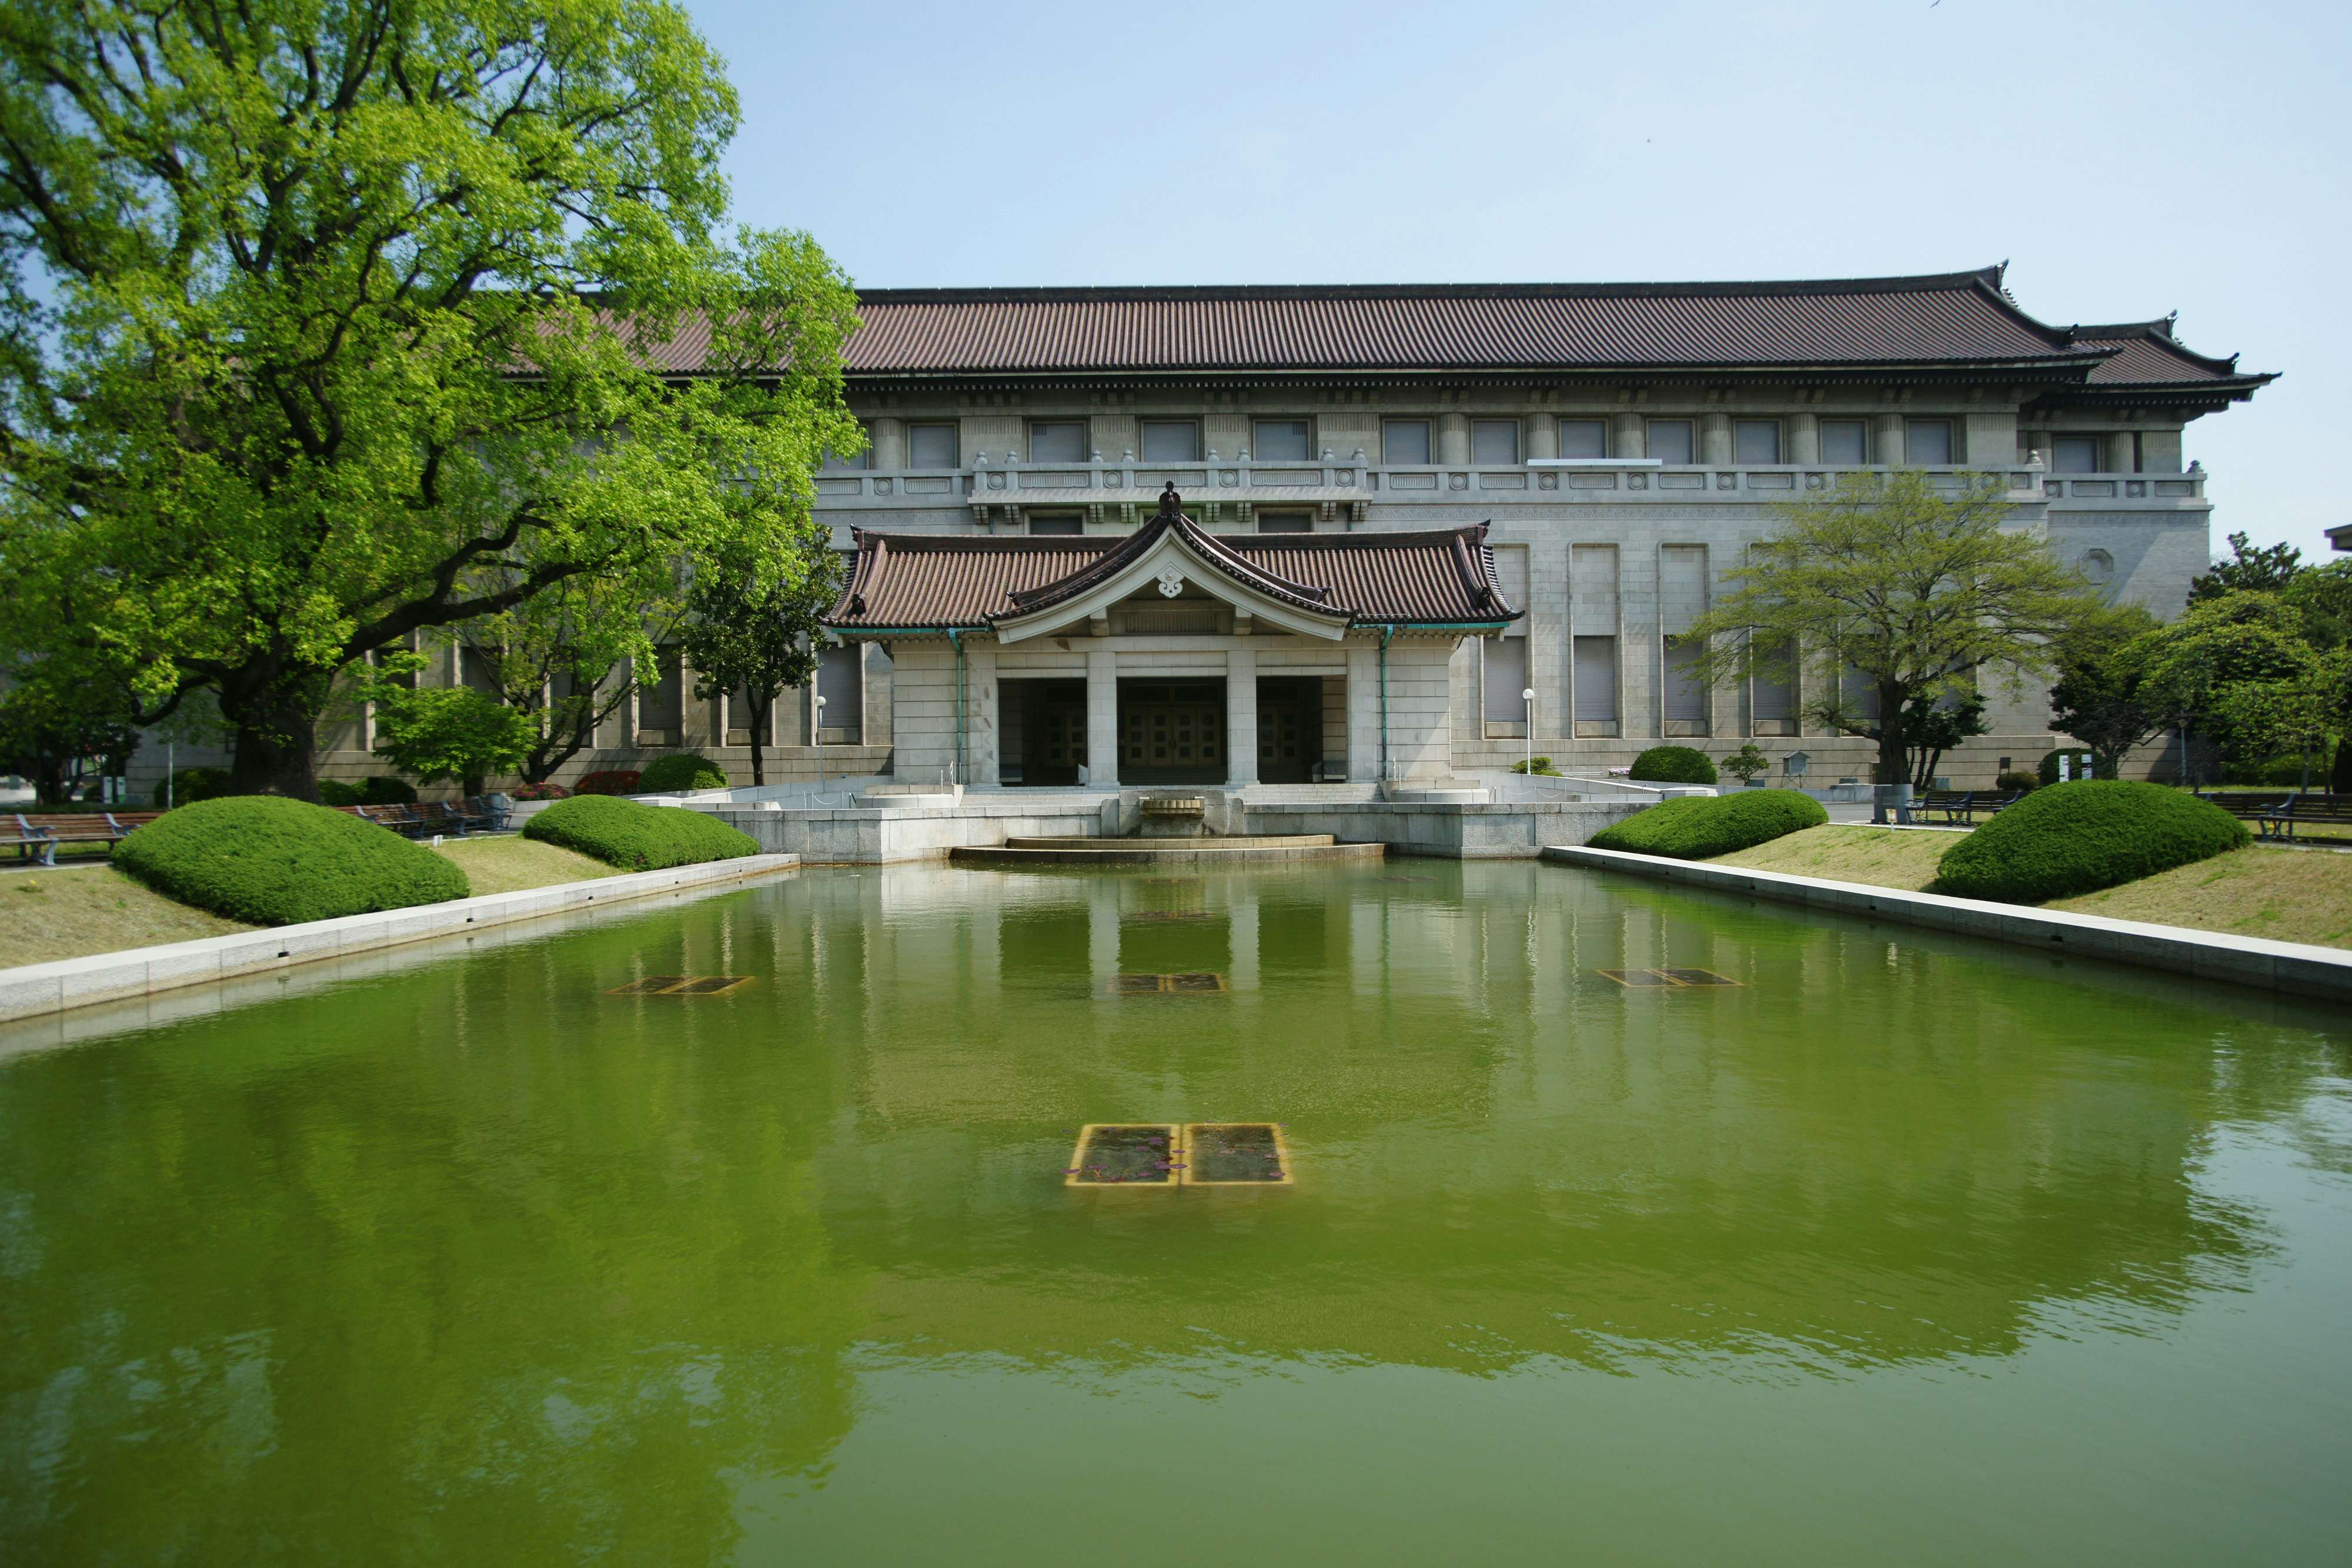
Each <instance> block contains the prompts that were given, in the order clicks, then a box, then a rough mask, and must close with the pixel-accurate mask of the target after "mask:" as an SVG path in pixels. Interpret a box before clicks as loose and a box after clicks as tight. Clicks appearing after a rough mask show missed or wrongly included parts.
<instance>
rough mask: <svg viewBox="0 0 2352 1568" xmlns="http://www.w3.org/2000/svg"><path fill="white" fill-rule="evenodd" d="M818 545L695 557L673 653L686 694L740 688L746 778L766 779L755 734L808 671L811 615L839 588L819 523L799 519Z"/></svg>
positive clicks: (705, 695) (811, 669) (703, 695)
mask: <svg viewBox="0 0 2352 1568" xmlns="http://www.w3.org/2000/svg"><path fill="white" fill-rule="evenodd" d="M803 528H806V529H807V530H809V532H810V534H811V535H812V536H813V537H814V538H815V539H816V541H817V543H818V547H819V548H814V549H800V550H789V551H783V552H779V553H775V554H772V555H768V556H765V557H752V556H750V555H748V554H745V553H740V552H739V553H734V554H730V555H728V556H723V557H721V558H719V559H716V560H712V561H709V562H705V563H703V564H702V565H701V566H700V567H699V568H698V570H696V572H695V574H694V585H693V587H692V588H691V589H689V590H688V593H687V601H686V602H687V618H686V621H685V622H684V624H683V626H682V627H681V629H680V631H679V634H678V643H679V649H680V652H681V653H683V654H684V655H685V658H686V662H687V663H688V664H691V665H693V666H694V674H695V680H694V695H695V696H696V697H697V698H698V699H700V700H702V701H705V702H708V701H709V700H710V699H711V698H712V697H715V696H718V695H721V694H722V693H729V694H740V695H741V696H742V697H743V698H744V700H745V701H746V702H747V703H748V704H749V705H750V706H751V723H750V725H748V726H747V728H748V729H749V730H750V731H751V782H752V783H753V784H755V785H758V784H764V783H766V782H767V773H766V771H765V768H764V767H763V765H762V762H761V749H760V737H761V733H762V732H763V731H764V730H765V729H766V728H767V727H768V713H769V710H770V709H771V708H772V707H773V706H775V701H776V697H777V695H779V694H780V693H782V692H784V691H786V690H788V689H789V688H791V687H793V686H796V685H800V684H801V683H802V682H803V681H805V680H807V679H808V678H809V676H810V675H811V674H814V673H815V670H816V661H817V653H816V650H817V637H818V635H819V633H820V632H821V630H822V629H821V628H820V627H819V626H818V625H817V617H818V616H820V615H822V614H824V612H826V611H827V610H828V609H830V608H832V605H833V601H834V598H835V594H836V592H837V591H838V589H839V587H840V579H839V576H838V573H837V572H836V570H835V567H834V558H833V557H832V556H831V555H830V554H828V553H824V551H823V550H822V548H821V546H822V540H823V537H824V529H823V525H821V524H819V523H817V522H815V521H814V519H813V518H806V517H804V518H803Z"/></svg>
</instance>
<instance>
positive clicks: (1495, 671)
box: [1480, 637, 1528, 725]
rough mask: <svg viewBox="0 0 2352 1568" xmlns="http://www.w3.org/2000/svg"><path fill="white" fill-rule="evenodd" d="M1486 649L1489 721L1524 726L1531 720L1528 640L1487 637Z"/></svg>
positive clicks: (1483, 641) (1487, 712)
mask: <svg viewBox="0 0 2352 1568" xmlns="http://www.w3.org/2000/svg"><path fill="white" fill-rule="evenodd" d="M1480 645H1481V646H1482V647H1483V648H1484V649H1485V650H1486V722H1487V723H1488V724H1508V725H1524V724H1526V723H1527V721H1528V699H1527V697H1526V696H1525V695H1522V694H1524V693H1525V692H1526V691H1527V689H1528V640H1527V639H1526V638H1525V637H1487V638H1484V639H1482V640H1481V643H1480Z"/></svg>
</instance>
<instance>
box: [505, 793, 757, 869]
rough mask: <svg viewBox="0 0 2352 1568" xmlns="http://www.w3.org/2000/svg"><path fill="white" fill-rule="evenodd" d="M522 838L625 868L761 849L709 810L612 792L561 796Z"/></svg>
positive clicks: (692, 862)
mask: <svg viewBox="0 0 2352 1568" xmlns="http://www.w3.org/2000/svg"><path fill="white" fill-rule="evenodd" d="M522 836H523V837H524V838H526V839H539V840H541V841H544V842H547V843H551V844H557V845H560V846H562V848H564V849H567V850H577V851H579V852H581V853H582V854H583V855H588V856H590V857H592V858H593V859H596V860H600V861H603V862H604V863H605V864H606V865H616V866H619V867H621V868H622V869H623V870H625V871H660V870H662V869H664V868H665V867H667V866H674V865H700V864H701V863H702V862H705V861H727V860H734V859H736V858H737V857H739V856H741V855H755V854H758V853H759V852H760V845H759V843H758V841H756V840H754V839H752V838H751V835H750V834H748V833H740V832H738V831H735V830H734V829H733V828H730V827H729V826H728V825H727V824H726V823H724V822H722V821H719V819H718V818H716V817H713V816H711V815H709V814H708V813H707V812H702V811H689V810H686V809H685V808H683V807H679V806H648V805H646V804H644V803H643V802H642V801H637V800H620V799H618V798H616V797H614V796H611V795H574V796H573V797H572V799H571V800H558V801H557V802H556V803H555V804H554V805H552V806H550V807H549V808H548V809H547V810H544V811H541V812H540V813H539V814H538V815H537V816H535V817H533V818H531V819H530V821H527V822H525V823H524V824H523V825H522Z"/></svg>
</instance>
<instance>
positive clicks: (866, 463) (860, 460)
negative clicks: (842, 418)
mask: <svg viewBox="0 0 2352 1568" xmlns="http://www.w3.org/2000/svg"><path fill="white" fill-rule="evenodd" d="M857 428H858V429H860V430H862V431H864V432H865V433H866V450H864V451H863V452H860V453H858V454H857V455H856V456H854V457H836V456H835V455H833V454H832V453H830V452H828V453H826V454H825V455H824V469H823V471H824V473H827V474H837V473H846V472H852V471H855V470H858V469H864V468H871V467H873V466H874V427H873V426H872V425H870V424H867V423H866V422H865V421H863V420H860V421H858V423H857Z"/></svg>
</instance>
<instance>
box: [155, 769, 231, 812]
mask: <svg viewBox="0 0 2352 1568" xmlns="http://www.w3.org/2000/svg"><path fill="white" fill-rule="evenodd" d="M228 791H229V771H228V769H227V768H174V769H173V773H172V780H171V785H170V787H169V788H168V789H166V787H165V786H163V785H162V784H158V785H156V786H155V809H156V810H159V811H165V810H172V809H173V808H174V807H178V806H186V805H192V804H194V802H195V801H198V800H218V799H220V797H222V796H223V795H226V794H227V793H228Z"/></svg>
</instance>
